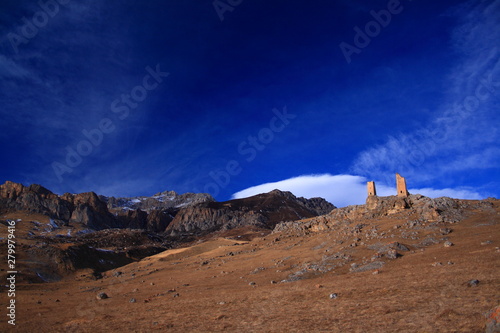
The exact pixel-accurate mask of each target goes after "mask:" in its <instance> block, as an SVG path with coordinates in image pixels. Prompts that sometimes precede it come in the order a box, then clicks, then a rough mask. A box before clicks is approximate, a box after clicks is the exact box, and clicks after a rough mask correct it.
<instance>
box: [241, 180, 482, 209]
mask: <svg viewBox="0 0 500 333" xmlns="http://www.w3.org/2000/svg"><path fill="white" fill-rule="evenodd" d="M366 182H367V178H365V177H362V176H356V175H348V174H341V175H331V174H319V175H303V176H298V177H293V178H289V179H285V180H281V181H277V182H270V183H265V184H261V185H257V186H252V187H249V188H247V189H244V190H242V191H239V192H236V193H234V194H233V196H232V198H233V199H240V198H246V197H249V196H252V195H256V194H260V193H267V192H270V191H272V190H274V189H279V190H281V191H290V192H292V193H293V194H294V195H296V196H299V197H305V198H313V197H322V198H325V199H326V200H327V201H329V202H331V203H332V204H334V205H335V206H337V207H345V206H349V205H360V204H364V203H365V200H366V196H367V192H366ZM409 185H411V184H409ZM376 187H377V195H379V196H389V195H395V194H396V189H395V187H391V186H387V185H384V184H378V183H376ZM409 192H410V193H412V194H422V195H425V196H428V197H431V198H436V197H442V196H447V197H452V198H458V199H481V198H484V195H481V194H480V193H477V192H475V191H472V190H470V189H467V188H445V189H433V188H422V189H412V188H410V189H409Z"/></svg>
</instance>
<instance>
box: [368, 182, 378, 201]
mask: <svg viewBox="0 0 500 333" xmlns="http://www.w3.org/2000/svg"><path fill="white" fill-rule="evenodd" d="M366 188H367V190H368V196H369V197H372V196H376V195H377V189H376V188H375V182H367V183H366Z"/></svg>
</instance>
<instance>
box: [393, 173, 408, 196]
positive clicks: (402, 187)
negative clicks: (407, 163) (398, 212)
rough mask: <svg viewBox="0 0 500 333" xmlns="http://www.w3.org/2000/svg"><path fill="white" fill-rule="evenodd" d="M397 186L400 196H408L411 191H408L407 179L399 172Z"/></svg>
mask: <svg viewBox="0 0 500 333" xmlns="http://www.w3.org/2000/svg"><path fill="white" fill-rule="evenodd" d="M396 188H397V190H398V197H403V198H404V197H407V196H408V195H409V194H410V193H408V189H407V188H406V180H405V178H404V177H401V175H400V174H399V173H397V174H396Z"/></svg>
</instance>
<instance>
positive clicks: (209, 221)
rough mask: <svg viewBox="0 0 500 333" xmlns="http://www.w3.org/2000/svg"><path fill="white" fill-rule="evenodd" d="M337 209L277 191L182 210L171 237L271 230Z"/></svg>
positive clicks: (326, 204)
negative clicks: (246, 229) (251, 228)
mask: <svg viewBox="0 0 500 333" xmlns="http://www.w3.org/2000/svg"><path fill="white" fill-rule="evenodd" d="M334 208H335V206H333V205H332V204H330V203H329V202H327V201H326V200H324V199H321V198H314V199H310V200H308V199H304V198H297V197H295V196H294V195H293V194H292V193H290V192H282V191H279V190H274V191H271V192H269V193H265V194H259V195H256V196H252V197H249V198H245V199H236V200H230V201H226V202H206V203H202V204H198V205H195V206H192V207H187V208H184V209H182V210H181V211H179V213H178V214H177V215H176V216H175V218H174V219H173V221H172V222H171V223H170V225H169V226H168V227H167V229H166V232H167V233H170V234H171V235H177V234H182V233H195V234H196V233H204V232H210V231H216V230H228V229H233V228H236V227H241V226H257V227H261V228H266V229H272V228H274V226H275V225H276V224H277V223H279V222H282V221H290V220H297V219H301V218H307V217H314V216H318V215H320V214H321V213H323V212H325V211H327V212H329V211H331V210H332V209H334Z"/></svg>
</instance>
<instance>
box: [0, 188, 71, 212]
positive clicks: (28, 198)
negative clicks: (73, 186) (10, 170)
mask: <svg viewBox="0 0 500 333" xmlns="http://www.w3.org/2000/svg"><path fill="white" fill-rule="evenodd" d="M0 210H24V211H28V212H33V213H40V214H46V215H49V216H50V217H52V218H55V219H60V220H66V221H68V220H69V219H70V217H71V213H72V211H73V210H74V206H73V204H72V203H71V202H68V201H67V200H65V199H63V198H60V197H59V196H58V195H56V194H54V193H52V192H51V191H49V190H47V189H46V188H44V187H43V186H41V185H36V184H35V185H30V186H28V187H26V186H23V185H22V184H17V183H13V182H10V181H7V182H5V184H3V185H0Z"/></svg>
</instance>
